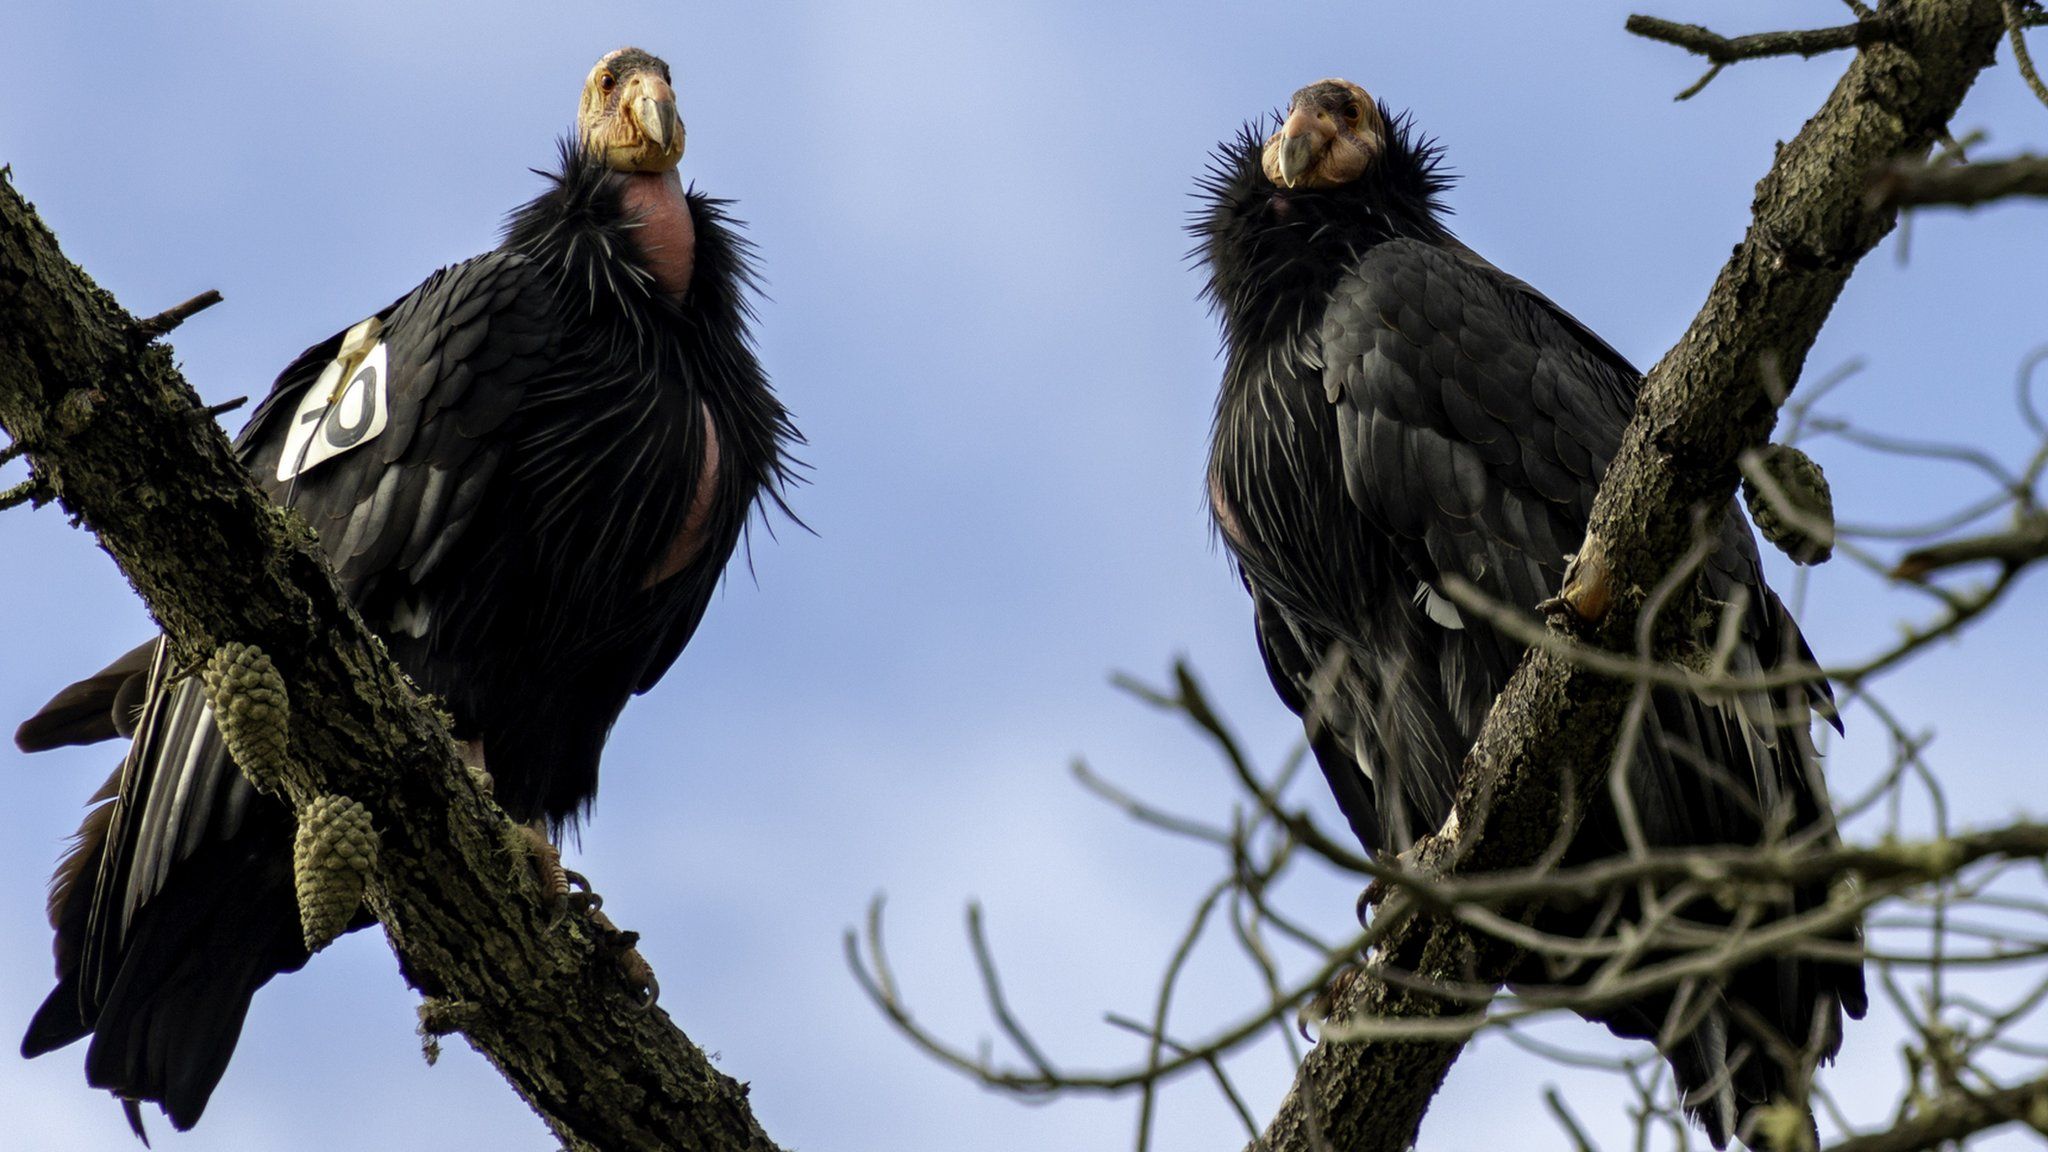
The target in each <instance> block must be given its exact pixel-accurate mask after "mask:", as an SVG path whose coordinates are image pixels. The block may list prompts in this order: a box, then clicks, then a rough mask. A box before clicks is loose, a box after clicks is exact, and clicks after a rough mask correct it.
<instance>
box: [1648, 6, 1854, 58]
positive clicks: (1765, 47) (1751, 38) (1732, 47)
mask: <svg viewBox="0 0 2048 1152" xmlns="http://www.w3.org/2000/svg"><path fill="white" fill-rule="evenodd" d="M1624 27H1626V28H1627V29H1628V30H1629V31H1630V32H1633V33H1635V34H1636V35H1638V36H1641V37H1643V38H1644V39H1647V40H1656V41H1659V42H1661V43H1665V44H1673V45H1676V46H1678V47H1680V48H1683V49H1685V50H1686V51H1688V52H1690V53H1692V54H1693V55H1695V56H1704V57H1706V58H1707V60H1708V61H1709V62H1711V63H1714V64H1733V63H1735V62H1737V61H1739V60H1756V59H1759V58H1761V57H1765V56H1804V57H1807V58H1809V59H1810V58H1812V57H1814V56H1819V55H1822V54H1823V53H1827V52H1839V51H1841V50H1842V49H1844V48H1866V47H1869V46H1870V45H1872V44H1877V43H1881V42H1883V41H1885V40H1888V39H1890V38H1891V36H1892V34H1893V33H1892V28H1891V25H1890V23H1889V22H1887V21H1886V20H1884V19H1883V18H1882V17H1880V16H1877V15H1872V16H1870V17H1868V18H1865V19H1861V20H1857V21H1856V22H1855V23H1853V24H1843V25H1840V26H1838V27H1834V28H1807V29H1802V30H1799V31H1795V32H1754V33H1751V34H1750V35H1747V36H1734V37H1729V36H1723V35H1721V34H1720V33H1718V32H1715V31H1713V30H1711V29H1708V28H1702V27H1700V26H1699V25H1698V24H1680V23H1678V22H1677V21H1675V20H1662V19H1659V18H1657V17H1655V16H1642V15H1636V16H1630V17H1629V18H1628V22H1627V23H1626V24H1625V25H1624Z"/></svg>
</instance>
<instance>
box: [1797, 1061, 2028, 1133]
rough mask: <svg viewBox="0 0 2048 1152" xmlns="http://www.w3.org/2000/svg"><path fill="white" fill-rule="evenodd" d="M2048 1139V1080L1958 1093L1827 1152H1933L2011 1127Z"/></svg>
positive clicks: (1946, 1096)
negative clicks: (1984, 1091)
mask: <svg viewBox="0 0 2048 1152" xmlns="http://www.w3.org/2000/svg"><path fill="white" fill-rule="evenodd" d="M2012 1123H2024V1124H2027V1125H2028V1126H2030V1127H2032V1128H2033V1129H2034V1130H2035V1131H2036V1132H2039V1133H2041V1134H2042V1135H2044V1136H2048V1077H2042V1078H2040V1079H2037V1080H2030V1081H2028V1082H2027V1083H2025V1084H2021V1085H2018V1086H2017V1087H2013V1088H2007V1089H2004V1090H2003V1091H1998V1092H1992V1093H1988V1094H1982V1095H1979V1094H1974V1093H1952V1094H1949V1095H1945V1096H1944V1097H1942V1098H1941V1099H1939V1100H1937V1101H1935V1102H1934V1103H1933V1104H1931V1105H1929V1106H1928V1107H1926V1108H1924V1109H1922V1110H1921V1111H1920V1112H1919V1113H1917V1114H1915V1115H1913V1116H1910V1117H1907V1118H1906V1119H1904V1120H1901V1121H1900V1122H1899V1123H1897V1124H1895V1125H1893V1126H1892V1127H1891V1128H1888V1129H1886V1130H1884V1131H1882V1132H1873V1133H1871V1134H1869V1135H1867V1136H1852V1137H1850V1138H1849V1139H1847V1140H1844V1141H1842V1142H1840V1143H1838V1144H1832V1145H1829V1146H1828V1149H1827V1152H1931V1150H1932V1149H1936V1148H1940V1147H1942V1146H1943V1145H1945V1144H1948V1143H1950V1142H1951V1141H1960V1140H1962V1139H1964V1138H1965V1137H1969V1136H1974V1135H1976V1134H1977V1133H1979V1132H1984V1131H1987V1130H1989V1129H1992V1128H1997V1127H2001V1126H2003V1125H2006V1124H2012Z"/></svg>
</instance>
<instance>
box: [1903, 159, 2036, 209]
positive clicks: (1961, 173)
mask: <svg viewBox="0 0 2048 1152" xmlns="http://www.w3.org/2000/svg"><path fill="white" fill-rule="evenodd" d="M2008 196H2048V157H2044V156H2035V155H2033V154H2031V153H2023V154H2021V155H2018V156H2014V157H2011V158H2009V159H2005V160H1980V161H1977V162H1976V163H1974V164H1922V163H1917V162H1910V161H1903V160H1902V161H1895V162H1893V163H1891V164H1887V165H1885V166H1884V167H1882V168H1880V169H1878V172H1877V175H1876V176H1875V177H1874V178H1873V179H1872V180H1871V182H1870V201H1871V203H1872V204H1873V205H1877V206H1882V207H1888V208H1899V207H1907V206H1911V205H1915V204H1952V205H1955V206H1957V207H1963V208H1968V207H1972V206H1974V205H1977V204H1983V203H1986V202H1988V201H1992V200H1999V199H2003V198H2005V197H2008Z"/></svg>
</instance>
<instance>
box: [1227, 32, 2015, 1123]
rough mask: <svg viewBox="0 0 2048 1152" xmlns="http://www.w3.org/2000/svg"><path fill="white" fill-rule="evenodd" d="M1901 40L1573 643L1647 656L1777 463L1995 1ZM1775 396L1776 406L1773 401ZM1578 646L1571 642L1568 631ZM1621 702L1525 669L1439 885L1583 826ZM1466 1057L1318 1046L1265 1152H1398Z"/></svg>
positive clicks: (1611, 517) (1641, 435)
mask: <svg viewBox="0 0 2048 1152" xmlns="http://www.w3.org/2000/svg"><path fill="white" fill-rule="evenodd" d="M1879 18H1880V19H1882V20H1885V21H1887V22H1888V23H1889V25H1890V28H1891V30H1892V31H1891V34H1889V35H1887V36H1886V37H1884V38H1883V39H1882V40H1880V41H1879V42H1876V43H1872V44H1868V45H1865V46H1864V47H1863V50H1862V51H1861V52H1859V53H1858V55H1857V57H1856V59H1855V61H1854V62H1853V63H1852V64H1851V65H1850V66H1849V68H1848V70H1847V71H1846V73H1845V74H1844V75H1843V77H1842V79H1841V80H1840V82H1838V83H1837V84H1836V86H1835V89H1834V91H1833V93H1832V94H1830V96H1829V97H1828V100H1827V102H1826V103H1825V104H1824V105H1823V106H1822V108H1821V109H1820V111H1819V113H1817V114H1816V115H1815V116H1814V117H1813V119H1812V120H1810V121H1808V123H1807V124H1806V126H1805V127H1804V128H1803V129H1802V130H1801V131H1800V133H1799V135H1798V136H1797V137H1795V138H1794V139H1793V140H1791V141H1790V142H1788V143H1787V144H1786V145H1785V146H1784V147H1783V148H1782V149H1781V150H1780V151H1779V153H1778V158H1777V162H1776V163H1775V164H1774V165H1773V167H1772V169H1771V171H1770V173H1769V174H1768V175H1766V176H1765V177H1764V179H1763V180H1762V182H1760V183H1759V184H1758V186H1757V192H1756V199H1755V202H1754V205H1753V220H1752V222H1751V225H1750V229H1749V233H1748V235H1747V236H1746V237H1744V239H1743V242H1742V244H1741V245H1740V246H1739V247H1738V248H1737V249H1736V251H1735V253H1734V255H1733V256H1732V257H1731V258H1730V259H1729V261H1728V263H1727V265H1726V266H1724V267H1723V269H1722V270H1721V274H1720V276H1719V277H1718V279H1717V280H1716V281H1715V284H1714V286H1713V289H1712V291H1711V292H1710V293H1709V295H1708V298H1707V302H1706V305H1705V307H1704V308H1702V309H1701V311H1700V313H1699V315H1698V316H1697V317H1696V318H1695V319H1694V321H1693V323H1692V326H1691V327H1690V328H1689V329H1688V330H1687V332H1686V334H1685V336H1684V338H1683V339H1682V340H1681V341H1680V342H1679V344H1678V345H1677V347H1675V348H1674V349H1672V351H1671V352H1670V353H1669V354H1667V355H1666V356H1665V357H1664V359H1663V360H1662V361H1661V362H1659V363H1658V365H1657V366H1656V368H1654V369H1653V370H1652V371H1651V373H1650V375H1649V378H1648V381H1647V382H1646V384H1645V385H1644V388H1643V392H1642V396H1641V398H1640V400H1639V402H1638V404H1637V410H1636V415H1635V418H1634V420H1633V421H1632V422H1631V423H1630V425H1629V428H1628V430H1627V433H1626V434H1625V436H1624V438H1623V441H1622V446H1621V450H1620V452H1619V453H1618V454H1617V455H1616V457H1615V460H1614V462H1613V464H1612V465H1611V466H1610V467H1609V469H1608V471H1607V475H1606V477H1605V479H1604V480H1603V481H1602V483H1601V487H1600V494H1599V497H1598V499H1597V500H1596V501H1595V503H1594V506H1593V515H1592V521H1591V527H1590V531H1589V533H1588V536H1587V539H1586V542H1585V545H1584V547H1582V548H1581V549H1580V551H1579V554H1578V559H1577V561H1576V562H1575V563H1574V564H1573V567H1572V571H1571V572H1570V573H1569V574H1568V575H1567V579H1566V588H1565V599H1566V600H1567V601H1569V602H1570V603H1572V604H1575V605H1582V606H1592V607H1589V608H1588V609H1587V610H1586V611H1585V612H1584V613H1583V614H1584V615H1586V616H1588V617H1590V619H1586V620H1583V621H1575V622H1574V624H1573V625H1571V626H1570V627H1569V630H1571V631H1573V632H1576V633H1578V634H1579V635H1580V636H1581V638H1583V639H1588V640H1591V641H1593V642H1595V643H1598V644H1601V645H1603V646H1606V647H1609V648H1615V649H1620V650H1624V651H1634V650H1636V648H1637V628H1638V623H1639V616H1640V613H1641V610H1642V608H1643V605H1644V601H1645V599H1646V596H1647V591H1646V590H1648V589H1652V588H1655V587H1656V586H1657V585H1658V583H1659V582H1660V581H1661V580H1663V579H1664V577H1665V575H1666V574H1667V572H1668V571H1669V570H1670V569H1671V567H1672V565H1673V562H1674V561H1675V560H1676V558H1678V557H1680V556H1682V555H1683V554H1684V553H1685V551H1686V549H1687V546H1688V544H1689V542H1690V540H1689V534H1690V526H1691V524H1692V519H1693V517H1692V511H1693V509H1695V508H1698V507H1710V508H1711V507H1719V506H1722V505H1725V504H1726V503H1727V502H1728V501H1729V500H1730V499H1731V498H1732V496H1733V494H1734V491H1735V484H1736V479H1737V471H1736V459H1737V457H1738V456H1739V454H1740V453H1741V452H1742V451H1743V450H1744V449H1746V448H1752V447H1755V446H1757V445H1759V444H1762V443H1764V442H1765V441H1766V440H1767V439H1768V438H1769V434H1770V431H1771V427H1772V425H1773V423H1774V422H1775V421H1776V418H1777V409H1778V405H1779V404H1780V403H1782V402H1783V399H1784V397H1783V395H1782V392H1783V390H1784V389H1783V382H1789V381H1793V380H1796V379H1797V376H1798V369H1799V367H1800V365H1801V364H1802V363H1803V361H1804V359H1805V357H1806V353H1807V351H1808V349H1809V348H1811V346H1812V344H1813V341H1814V338H1815V336H1816V335H1817V334H1818V333H1819V331H1820V328H1821V325H1822V323H1823V322H1824V321H1825V320H1826V319H1827V315H1828V312H1829V310H1830V309H1831V308H1832V307H1833V306H1834V302H1835V299H1836V297H1837V296H1838V295H1839V294H1840V293H1841V290H1842V287H1843V285H1844V284H1846V283H1847V281H1848V278H1849V274H1850V272H1851V271H1852V270H1853V269H1854V268H1855V266H1856V263H1857V261H1858V260H1859V259H1861V258H1862V257H1863V255H1865V254H1866V253H1868V252H1869V251H1870V250H1871V248H1872V247H1874V246H1875V245H1876V244H1877V242H1878V241H1879V240H1880V239H1882V238H1883V237H1884V235H1885V234H1886V233H1887V232H1889V231H1890V230H1891V228H1892V226H1893V224H1894V223H1895V216H1894V215H1893V214H1892V213H1890V212H1889V211H1873V210H1871V209H1869V208H1868V207H1866V202H1865V186H1866V174H1867V173H1869V172H1870V171H1872V170H1873V169H1874V168H1876V167H1877V166H1878V165H1880V164H1883V163H1886V162H1889V161H1891V160H1894V159H1897V158H1900V157H1917V156H1920V155H1924V154H1925V153H1926V151H1927V150H1928V148H1929V147H1930V146H1931V145H1932V144H1933V142H1934V141H1935V140H1936V138H1937V137H1939V136H1940V135H1941V134H1942V133H1943V132H1944V131H1945V129H1946V125H1947V123H1948V121H1949V118H1950V117H1951V116H1952V115H1953V114H1954V112H1955V109H1956V107H1957V105H1958V104H1960V103H1961V101H1962V98H1963V96H1964V94H1965V93H1967V92H1968V91H1969V88H1970V85H1971V83H1972V82H1973V81H1974V80H1975V79H1976V76H1977V73H1978V72H1979V71H1981V70H1982V69H1983V68H1984V67H1986V66H1987V65H1989V64H1990V63H1991V62H1992V59H1993V54H1994V51H1995V49H1996V45H1997V43H1998V38H1999V36H2000V34H2001V33H2002V32H2003V31H2004V28H2005V25H2004V19H2003V15H2002V13H2001V11H2000V5H1999V3H1998V0H1892V2H1890V3H1887V4H1885V5H1884V6H1883V8H1882V10H1881V12H1880V13H1879ZM1774 389H1775V391H1777V392H1778V393H1779V394H1778V395H1774V394H1773V391H1774ZM1691 615H1692V613H1690V612H1688V611H1686V610H1684V606H1683V605H1681V606H1680V610H1678V611H1672V612H1667V613H1664V614H1663V615H1662V616H1661V617H1660V620H1659V621H1658V622H1657V624H1658V626H1657V627H1656V628H1653V629H1648V630H1646V633H1645V636H1644V639H1646V640H1649V641H1652V645H1651V647H1652V651H1653V652H1654V653H1656V654H1660V655H1669V654H1672V653H1674V652H1676V651H1678V650H1679V648H1680V647H1681V646H1682V645H1683V643H1684V642H1685V641H1686V639H1687V637H1686V636H1685V635H1684V633H1683V631H1682V630H1681V629H1680V628H1678V627H1677V626H1676V625H1675V624H1674V623H1673V621H1682V620H1685V619H1688V618H1690V616H1691ZM1557 626H1558V627H1560V628H1564V627H1567V626H1566V625H1564V624H1559V625H1557ZM1629 693H1630V685H1629V684H1628V683H1627V682H1625V681H1620V680H1616V679H1613V678H1610V677H1606V676H1603V675H1601V674H1599V673H1597V672H1595V671H1593V670H1590V669H1588V668H1585V667H1583V666H1581V665H1578V664H1575V663H1574V662H1572V661H1570V660H1569V659H1566V658H1564V657H1562V656H1559V655H1557V654H1554V653H1552V652H1547V651H1544V650H1542V649H1537V650H1533V651H1531V652H1530V654H1529V655H1528V656H1527V657H1526V658H1525V659H1524V660H1523V663H1522V666H1521V667H1520V668H1519V669H1518V670H1517V671H1516V673H1515V676H1514V678H1513V679H1512V680H1511V681H1510V682H1509V684H1508V687H1507V689H1506V691H1504V692H1503V693H1502V695H1501V697H1500V699H1499V700H1498V701H1497V702H1496V703H1495V705H1494V708H1493V711H1492V712H1491V713H1490V714H1489V715H1488V717H1487V721H1486V724H1485V726H1484V728H1483V729H1482V730H1481V732H1480V735H1479V740H1478V742H1477V744H1476V745H1475V746H1474V748H1473V750H1472V754H1471V756H1470V757H1469V758H1468V759H1467V762H1466V770H1465V778H1464V783H1463V786H1462V788H1461V790H1460V793H1459V798H1458V804H1457V819H1456V821H1455V823H1456V825H1457V828H1456V830H1455V831H1454V832H1452V834H1451V838H1449V839H1446V838H1445V837H1443V836H1441V835H1440V836H1436V837H1431V838H1429V839H1427V840H1425V841H1424V842H1423V843H1422V844H1421V845H1419V846H1418V851H1417V853H1416V864H1417V865H1418V866H1419V867H1423V868H1427V869H1430V870H1433V871H1434V872H1435V873H1436V874H1439V875H1453V874H1460V873H1476V872H1490V871H1500V870H1503V869H1510V868H1524V867H1528V866H1529V865H1531V864H1533V863H1535V862H1536V861H1538V860H1540V859H1541V858H1542V857H1543V855H1544V853H1545V852H1546V851H1547V850H1548V849H1549V848H1550V847H1551V846H1552V845H1553V844H1554V843H1555V842H1556V840H1557V837H1558V836H1559V834H1560V830H1561V829H1562V830H1569V829H1570V828H1572V827H1573V826H1574V825H1575V824H1576V822H1577V815H1578V813H1580V812H1583V811H1584V810H1585V808H1586V806H1587V803H1588V802H1589V801H1590V800H1591V798H1592V796H1593V794H1594V792H1595V790H1596V789H1599V788H1601V787H1603V786H1604V783H1605V782H1604V773H1603V772H1602V771H1601V768H1602V766H1604V765H1605V764H1606V763H1607V762H1608V759H1609V757H1610V756H1611V754H1612V750H1613V747H1614V743H1615V735H1616V729H1617V728H1618V726H1619V723H1620V721H1621V718H1622V716H1623V714H1624V710H1625V706H1626V704H1627V700H1628V697H1629ZM1403 914H1405V915H1406V919H1405V920H1404V921H1403V922H1402V923H1401V924H1400V926H1399V927H1397V928H1395V929H1394V930H1393V931H1392V932H1391V933H1390V934H1389V935H1388V937H1387V938H1386V940H1385V942H1384V944H1383V945H1382V946H1381V948H1380V949H1379V950H1378V952H1377V954H1376V955H1377V958H1378V959H1379V961H1380V962H1383V963H1385V964H1386V965H1388V966H1390V967H1393V968H1397V969H1402V970H1406V971H1409V972H1413V973H1416V974H1419V975H1421V976H1423V977H1427V978H1436V979H1442V980H1448V981H1452V982H1467V981H1477V982H1489V983H1494V984H1498V983H1499V982H1500V981H1501V980H1503V979H1504V978H1505V977H1506V975H1507V974H1508V973H1509V971H1510V970H1511V967H1512V964H1513V961H1514V959H1515V957H1514V954H1513V952H1512V950H1511V949H1509V948H1508V947H1507V946H1505V945H1503V944H1500V943H1498V942H1495V941H1488V940H1486V939H1485V938H1483V937H1481V936H1479V935H1478V934H1476V933H1474V932H1472V931H1470V930H1468V929H1465V928H1461V927H1459V926H1458V925H1457V924H1456V923H1454V922H1452V921H1451V920H1449V919H1448V918H1445V917H1442V916H1440V915H1433V914H1430V913H1427V912H1424V911H1418V910H1415V906H1414V904H1413V902H1412V901H1409V900H1407V899H1405V898H1404V897H1403V896H1402V894H1401V893H1400V892H1399V891H1398V890H1396V891H1395V893H1394V894H1393V895H1392V896H1391V897H1389V899H1388V901H1387V903H1386V904H1385V905H1383V906H1382V908H1381V911H1380V915H1381V916H1383V917H1385V916H1393V915H1403ZM1463 1010H1465V1009H1464V1008H1462V1007H1461V1006H1458V1005H1455V1004H1453V1003H1451V1002H1450V1001H1447V1000H1445V999H1443V998H1440V997H1434V996H1431V995H1429V994H1428V993H1427V992H1425V991H1421V990H1418V989H1416V988H1414V987H1397V986H1394V985H1392V984H1389V983H1387V982H1385V981H1382V980H1380V979H1378V978H1375V977H1373V976H1372V975H1371V969H1367V970H1366V973H1365V976H1364V978H1362V979H1358V980H1355V981H1353V982H1351V983H1350V984H1349V986H1348V987H1346V988H1345V989H1344V990H1343V991H1342V992H1341V993H1340V994H1339V995H1338V996H1337V997H1336V1001H1335V1004H1334V1011H1333V1013H1332V1019H1333V1021H1336V1022H1338V1023H1341V1022H1342V1021H1343V1020H1345V1019H1348V1018H1351V1017H1357V1016H1383V1017H1399V1018H1405V1019H1416V1020H1424V1019H1434V1018H1438V1017H1442V1016H1444V1015H1448V1014H1451V1013H1455V1012H1459V1011H1463ZM1461 1048H1462V1043H1461V1042H1459V1041H1456V1040H1447V1041H1426V1040H1385V1041H1367V1042H1362V1043H1347V1044H1322V1045H1318V1046H1317V1047H1316V1049H1315V1050H1314V1051H1312V1052H1310V1053H1309V1054H1308V1056H1307V1058H1306V1059H1305V1060H1304V1061H1303V1062H1302V1065H1301V1069H1300V1072H1299V1074H1298V1075H1297V1077H1296V1079H1295V1083H1294V1087H1293V1089H1292V1090H1291V1091H1290V1092H1289V1093H1288V1096H1287V1099H1286V1100H1285V1101H1284V1102H1283V1103H1282V1105H1281V1108H1280V1112H1279V1114H1278V1115H1277V1116H1276V1117H1275V1118H1274V1119H1273V1122H1272V1123H1271V1124H1270V1125H1269V1126H1268V1127H1267V1129H1266V1133H1265V1135H1264V1137H1263V1138H1262V1139H1261V1140H1260V1141H1258V1142H1257V1144H1256V1146H1257V1147H1259V1148H1261V1149H1262V1150H1264V1152H1312V1150H1317V1149H1325V1148H1341V1149H1345V1150H1346V1152H1379V1150H1385V1152H1398V1150H1400V1149H1403V1148H1406V1147H1407V1146H1408V1145H1409V1144H1410V1143H1411V1142H1412V1141H1413V1140H1414V1138H1415V1134H1416V1131H1417V1128H1418V1126H1419V1124H1420V1122H1421V1119H1422V1116H1423V1113H1424V1112H1425V1111H1426V1109H1427V1108H1428V1104H1429V1100H1430V1097H1431V1096H1433V1095H1434V1094H1435V1092H1436V1089H1437V1087H1438V1085H1440V1084H1441V1083H1442V1081H1443V1077H1444V1074H1445V1073H1446V1072H1447V1071H1448V1070H1449V1068H1450V1066H1451V1063H1452V1062H1453V1061H1454V1060H1455V1059H1456V1058H1457V1055H1458V1052H1459V1051H1460V1049H1461Z"/></svg>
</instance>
